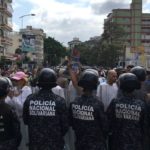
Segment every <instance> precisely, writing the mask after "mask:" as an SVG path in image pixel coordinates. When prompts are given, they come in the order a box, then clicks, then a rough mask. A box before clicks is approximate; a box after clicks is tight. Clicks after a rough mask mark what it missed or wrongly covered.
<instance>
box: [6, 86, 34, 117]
mask: <svg viewBox="0 0 150 150" xmlns="http://www.w3.org/2000/svg"><path fill="white" fill-rule="evenodd" d="M30 94H32V90H31V88H30V87H29V86H24V87H23V88H22V89H21V93H20V94H19V95H18V96H14V97H13V98H12V99H11V98H10V97H9V96H7V97H6V99H5V102H6V103H7V104H9V105H10V106H12V107H13V108H14V109H15V110H16V113H17V114H18V116H20V117H21V116H22V110H23V104H24V102H25V100H26V98H27V96H29V95H30Z"/></svg>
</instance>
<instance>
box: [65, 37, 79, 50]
mask: <svg viewBox="0 0 150 150" xmlns="http://www.w3.org/2000/svg"><path fill="white" fill-rule="evenodd" d="M79 44H81V41H80V40H79V38H77V37H74V38H73V40H72V41H70V42H68V45H69V48H70V50H72V49H73V48H74V47H75V46H76V45H79Z"/></svg>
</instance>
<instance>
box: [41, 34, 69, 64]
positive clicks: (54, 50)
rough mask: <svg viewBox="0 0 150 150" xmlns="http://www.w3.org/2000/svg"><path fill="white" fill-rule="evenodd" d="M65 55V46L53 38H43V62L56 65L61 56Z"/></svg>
mask: <svg viewBox="0 0 150 150" xmlns="http://www.w3.org/2000/svg"><path fill="white" fill-rule="evenodd" d="M65 55H66V48H65V47H64V46H63V45H62V44H61V43H60V42H58V41H56V40H55V39H54V38H51V37H48V38H45V39H44V62H45V63H48V64H49V65H51V66H55V65H58V64H59V63H60V60H61V58H62V57H64V56H65Z"/></svg>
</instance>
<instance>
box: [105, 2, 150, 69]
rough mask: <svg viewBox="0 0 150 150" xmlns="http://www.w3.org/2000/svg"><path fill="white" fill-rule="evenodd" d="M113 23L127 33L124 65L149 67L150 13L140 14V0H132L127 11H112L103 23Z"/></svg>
mask: <svg viewBox="0 0 150 150" xmlns="http://www.w3.org/2000/svg"><path fill="white" fill-rule="evenodd" d="M109 22H114V23H116V24H117V25H118V26H121V27H122V28H123V29H124V31H125V32H126V33H127V37H126V40H125V41H124V46H125V47H126V49H125V52H126V53H125V63H126V65H127V64H131V63H132V64H134V65H142V66H145V67H147V68H149V67H150V13H142V0H132V2H131V4H130V7H129V9H113V10H112V13H110V14H108V16H107V19H105V23H109Z"/></svg>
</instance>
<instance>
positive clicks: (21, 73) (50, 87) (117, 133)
mask: <svg viewBox="0 0 150 150" xmlns="http://www.w3.org/2000/svg"><path fill="white" fill-rule="evenodd" d="M149 149H150V72H149V71H148V70H146V69H145V68H143V67H141V66H133V65H128V66H127V67H126V68H114V69H108V70H105V69H104V68H100V69H95V68H88V69H79V70H78V71H77V70H76V71H74V70H73V69H72V66H71V63H69V62H68V64H67V68H65V69H62V68H60V69H58V70H54V69H52V68H39V69H33V71H32V72H29V71H27V70H23V69H15V70H13V71H5V72H4V71H1V76H0V150H149Z"/></svg>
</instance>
